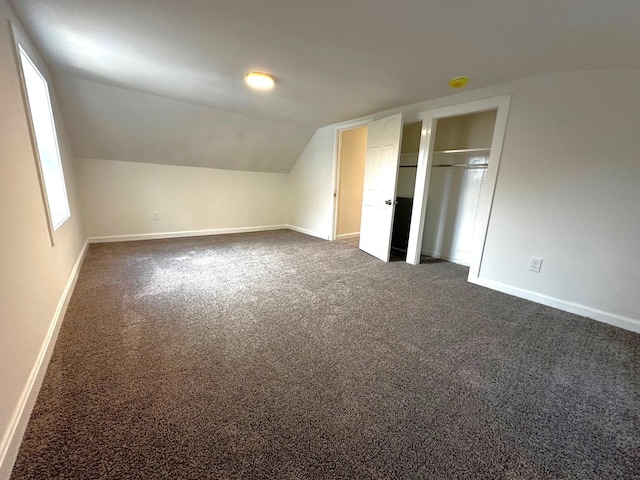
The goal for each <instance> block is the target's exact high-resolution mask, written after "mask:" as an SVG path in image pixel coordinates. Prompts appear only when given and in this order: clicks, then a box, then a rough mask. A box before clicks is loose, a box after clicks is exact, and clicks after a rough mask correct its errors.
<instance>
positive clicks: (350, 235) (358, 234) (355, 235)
mask: <svg viewBox="0 0 640 480" xmlns="http://www.w3.org/2000/svg"><path fill="white" fill-rule="evenodd" d="M359 236H360V232H353V233H341V234H340V235H337V236H336V238H337V239H338V240H344V239H345V238H354V237H359Z"/></svg>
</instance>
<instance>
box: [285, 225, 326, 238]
mask: <svg viewBox="0 0 640 480" xmlns="http://www.w3.org/2000/svg"><path fill="white" fill-rule="evenodd" d="M285 228H288V229H289V230H293V231H294V232H298V233H304V234H305V235H310V236H312V237H318V238H321V239H323V240H328V238H327V236H326V235H324V234H322V233H319V232H314V231H313V230H307V229H306V228H302V227H295V226H293V225H287V226H286V227H285Z"/></svg>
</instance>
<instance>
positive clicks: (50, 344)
mask: <svg viewBox="0 0 640 480" xmlns="http://www.w3.org/2000/svg"><path fill="white" fill-rule="evenodd" d="M88 245H89V242H88V241H85V243H84V245H83V246H82V249H81V250H80V254H79V255H78V258H77V259H76V263H75V264H74V265H73V268H72V269H71V273H70V275H69V280H67V284H66V285H65V288H64V290H63V291H62V295H61V296H60V300H59V301H58V305H57V306H56V310H55V313H54V314H53V318H52V320H51V324H50V325H49V330H48V331H47V335H46V337H45V339H44V342H43V343H42V346H41V347H40V352H39V353H38V357H37V358H36V362H35V364H34V365H33V368H32V369H31V373H30V374H29V378H28V380H27V383H26V385H25V386H24V389H23V390H22V393H21V395H20V398H19V399H18V403H17V405H16V407H15V409H14V411H13V414H12V415H11V418H10V421H9V426H8V428H7V430H6V431H5V432H4V434H3V436H2V440H1V441H0V479H2V480H4V479H8V478H9V477H10V476H11V470H12V469H13V465H14V463H15V461H16V457H17V456H18V450H19V448H20V444H21V443H22V437H23V435H24V432H25V430H26V428H27V424H28V423H29V417H30V416H31V411H32V410H33V406H34V405H35V403H36V399H37V398H38V393H39V392H40V387H41V386H42V380H43V379H44V375H45V373H46V371H47V366H48V365H49V360H50V359H51V354H52V353H53V348H54V346H55V344H56V339H57V338H58V332H59V331H60V326H61V325H62V319H63V318H64V314H65V312H66V311H67V306H68V305H69V300H70V299H71V294H72V293H73V289H74V288H75V286H76V281H77V280H78V273H79V272H80V267H81V266H82V262H83V261H84V257H85V254H86V253H87V247H88Z"/></svg>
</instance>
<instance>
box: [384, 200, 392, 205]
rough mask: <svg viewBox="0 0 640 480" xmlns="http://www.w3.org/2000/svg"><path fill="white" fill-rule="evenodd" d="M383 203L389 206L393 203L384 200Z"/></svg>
mask: <svg viewBox="0 0 640 480" xmlns="http://www.w3.org/2000/svg"><path fill="white" fill-rule="evenodd" d="M384 203H385V204H387V205H391V203H393V202H391V200H385V201H384Z"/></svg>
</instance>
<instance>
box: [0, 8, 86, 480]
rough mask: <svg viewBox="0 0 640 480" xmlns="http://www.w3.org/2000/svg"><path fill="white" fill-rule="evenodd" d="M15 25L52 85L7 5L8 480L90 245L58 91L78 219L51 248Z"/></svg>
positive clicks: (1, 34)
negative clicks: (51, 343)
mask: <svg viewBox="0 0 640 480" xmlns="http://www.w3.org/2000/svg"><path fill="white" fill-rule="evenodd" d="M9 21H12V22H14V25H15V26H16V27H17V32H16V33H17V38H18V40H19V41H20V43H21V44H22V45H23V47H25V48H26V49H27V51H28V53H29V56H30V57H31V59H32V60H33V61H34V62H35V63H36V64H37V66H38V68H39V70H40V72H41V73H43V75H45V77H46V78H47V80H48V81H49V83H51V82H50V78H51V77H50V75H49V73H48V72H47V69H46V66H45V65H44V63H43V62H42V59H41V58H40V56H39V55H38V54H37V51H36V50H35V49H34V48H33V45H32V44H31V42H29V41H28V39H27V37H26V36H25V35H24V33H23V32H22V29H21V28H20V26H19V24H18V22H17V19H16V17H15V16H14V14H13V12H12V11H11V9H10V7H9V6H8V5H7V3H6V1H5V0H0V105H1V106H2V107H1V108H0V125H1V128H0V192H2V193H1V195H2V197H1V201H0V225H1V227H0V228H1V230H0V232H1V233H0V236H1V240H0V265H1V266H2V268H0V293H1V297H0V479H3V478H8V477H9V474H10V470H11V468H12V466H13V462H14V461H15V456H16V454H17V449H18V446H19V442H20V439H21V438H22V434H23V432H24V428H25V427H26V421H27V420H28V417H29V413H30V411H31V408H32V407H33V402H34V401H35V397H34V396H31V397H29V391H30V385H31V384H32V382H34V383H35V385H34V390H33V391H34V392H36V393H37V391H38V388H39V382H40V381H41V377H34V376H32V375H34V374H35V373H36V366H37V363H38V361H40V360H42V361H44V362H45V366H46V362H48V357H47V355H46V353H47V352H46V351H43V347H45V346H46V345H45V344H46V340H47V337H48V335H49V334H50V333H52V332H51V331H50V329H51V327H52V326H53V325H54V319H55V316H56V311H57V309H58V307H59V302H60V301H61V298H62V296H63V294H64V291H65V288H66V286H67V282H68V280H69V278H70V276H71V274H72V270H73V267H74V264H75V263H76V260H77V258H78V256H79V255H80V254H81V252H82V249H83V245H84V242H85V234H84V230H83V226H82V222H81V215H80V214H79V202H78V198H77V195H76V189H75V185H76V181H75V176H74V160H73V156H72V155H71V151H70V148H69V145H68V141H67V137H66V133H65V128H64V124H63V121H62V118H61V116H60V114H59V110H58V108H57V101H56V96H55V94H54V92H53V91H51V92H50V94H51V98H52V102H53V107H54V118H55V123H56V127H57V133H58V143H59V145H60V150H61V152H60V153H61V157H62V165H63V170H64V174H65V182H66V185H67V190H68V194H69V203H70V208H71V218H70V219H69V220H67V221H66V222H65V223H64V224H63V225H62V226H61V227H60V228H59V229H58V230H57V231H56V232H55V233H54V242H55V246H53V247H52V246H51V242H50V238H49V232H48V228H47V220H46V216H45V210H44V204H43V200H42V195H41V190H40V184H39V180H38V174H37V171H36V159H35V155H34V150H33V147H32V143H31V137H30V127H29V123H28V120H27V112H26V110H25V103H24V101H23V97H22V85H21V81H20V75H19V70H18V64H17V59H16V52H15V50H14V47H13V40H12V38H11V29H10V25H9ZM48 353H50V351H49V352H48ZM40 372H41V373H44V369H42V370H41V371H40ZM23 408H24V411H25V415H21V411H22V409H23ZM20 420H22V421H21V422H20Z"/></svg>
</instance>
